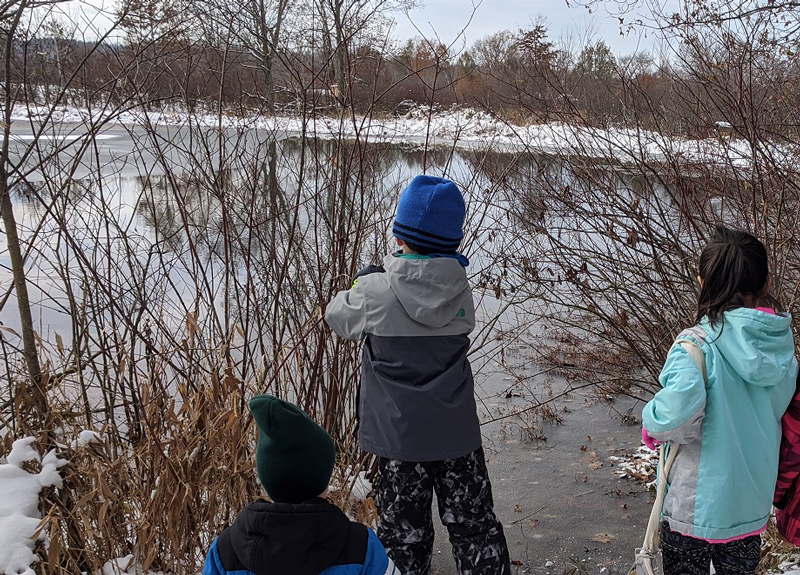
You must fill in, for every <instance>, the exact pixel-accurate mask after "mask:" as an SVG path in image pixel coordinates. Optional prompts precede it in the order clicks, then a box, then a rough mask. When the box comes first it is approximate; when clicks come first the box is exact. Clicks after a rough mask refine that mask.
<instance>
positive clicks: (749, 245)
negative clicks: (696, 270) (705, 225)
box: [696, 226, 769, 325]
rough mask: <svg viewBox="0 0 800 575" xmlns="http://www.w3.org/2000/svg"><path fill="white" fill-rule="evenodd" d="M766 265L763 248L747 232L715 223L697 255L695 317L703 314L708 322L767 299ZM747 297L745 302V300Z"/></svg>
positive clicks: (765, 255) (712, 322) (765, 254)
mask: <svg viewBox="0 0 800 575" xmlns="http://www.w3.org/2000/svg"><path fill="white" fill-rule="evenodd" d="M768 277H769V265H768V262H767V249H766V248H765V247H764V244H762V243H761V242H760V241H759V240H758V239H756V238H755V237H753V236H751V235H750V234H748V233H747V232H742V231H739V230H731V229H728V228H726V227H724V226H717V227H716V229H715V231H714V236H713V237H712V238H711V241H710V242H708V245H707V246H706V247H705V249H704V250H703V253H701V254H700V278H701V279H702V280H703V285H702V286H701V287H700V296H699V297H698V298H697V318H696V321H698V322H699V321H700V320H701V319H702V318H703V317H705V316H707V317H708V321H709V322H710V323H711V325H714V324H715V323H717V322H720V321H722V320H723V314H724V313H725V312H726V311H728V310H731V309H736V308H739V307H746V306H748V305H751V304H752V302H753V301H754V299H755V300H756V301H758V300H763V299H766V298H767V294H766V293H765V292H766V290H765V288H766V286H767V278H768ZM748 300H749V301H748Z"/></svg>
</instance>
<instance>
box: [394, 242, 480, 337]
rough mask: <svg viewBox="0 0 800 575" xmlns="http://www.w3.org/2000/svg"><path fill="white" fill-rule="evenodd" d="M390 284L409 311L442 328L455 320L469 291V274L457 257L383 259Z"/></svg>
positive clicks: (430, 324) (415, 319)
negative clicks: (465, 292)
mask: <svg viewBox="0 0 800 575" xmlns="http://www.w3.org/2000/svg"><path fill="white" fill-rule="evenodd" d="M383 267H384V269H385V270H386V278H387V280H388V282H389V287H390V288H391V289H392V291H394V293H395V295H396V296H397V299H398V300H399V301H400V305H402V306H403V309H405V310H406V313H407V314H408V315H409V316H410V317H411V318H412V319H413V320H414V321H417V322H419V323H421V324H424V325H428V326H431V327H436V328H439V327H443V326H445V325H447V324H448V323H449V322H451V321H452V320H453V318H454V317H455V316H456V314H457V313H458V311H459V308H460V307H461V305H462V303H463V298H462V297H461V296H462V294H463V293H464V291H465V290H469V283H468V282H467V273H466V271H465V270H464V266H463V265H461V263H460V262H459V260H458V259H456V258H443V257H439V258H414V259H410V258H404V257H397V256H395V255H388V256H386V257H385V258H384V260H383Z"/></svg>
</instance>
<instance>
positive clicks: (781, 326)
mask: <svg viewBox="0 0 800 575" xmlns="http://www.w3.org/2000/svg"><path fill="white" fill-rule="evenodd" d="M724 318H725V319H724V322H721V323H719V324H718V325H715V326H714V327H713V328H712V327H711V326H710V324H709V323H708V320H707V319H704V320H703V322H702V326H703V328H704V329H705V330H706V331H707V332H708V334H709V337H708V339H707V341H709V342H710V343H713V345H714V346H715V347H716V348H717V350H719V353H720V354H721V355H722V357H723V358H724V359H725V361H726V362H727V363H728V364H729V365H730V366H731V367H732V368H733V370H734V371H736V373H738V374H739V376H740V377H741V378H742V379H743V380H745V381H746V382H748V383H750V384H753V385H758V386H761V387H772V386H774V385H777V384H779V383H781V382H783V381H785V379H786V376H787V374H788V372H789V370H791V369H793V366H794V340H793V338H792V330H791V324H792V317H791V316H790V315H789V314H779V315H772V314H769V313H765V312H762V311H758V310H755V309H751V308H738V309H734V310H730V311H727V312H725V316H724Z"/></svg>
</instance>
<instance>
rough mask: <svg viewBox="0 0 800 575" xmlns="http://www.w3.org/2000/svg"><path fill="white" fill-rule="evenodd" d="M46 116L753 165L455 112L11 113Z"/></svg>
mask: <svg viewBox="0 0 800 575" xmlns="http://www.w3.org/2000/svg"><path fill="white" fill-rule="evenodd" d="M48 117H49V118H50V119H51V121H53V122H56V123H67V124H68V123H86V122H88V121H92V122H97V121H99V120H101V119H103V118H106V119H108V121H110V122H112V123H116V124H123V125H133V126H136V125H145V124H148V125H154V126H190V125H192V126H202V127H218V126H222V127H224V128H238V129H261V130H267V131H275V132H278V133H284V134H292V135H296V134H304V133H305V134H308V135H313V136H315V137H317V138H322V139H333V138H340V137H342V138H347V139H352V138H355V137H356V136H358V137H359V139H361V140H368V141H371V142H384V143H416V144H420V143H428V144H447V145H455V146H457V147H464V148H469V147H475V146H482V147H486V146H491V147H492V148H493V149H505V150H508V151H515V150H525V151H532V152H539V153H545V154H574V155H579V156H582V157H594V158H613V159H614V160H615V161H618V162H622V163H623V164H625V163H631V162H633V161H636V160H646V161H651V162H663V161H665V160H666V158H680V159H682V160H683V161H685V162H686V163H689V164H692V163H702V164H720V165H725V166H728V167H730V168H732V169H737V170H742V169H747V168H748V167H749V166H750V163H751V159H752V156H753V151H752V147H751V145H750V144H749V143H748V142H746V141H744V140H737V139H728V138H724V137H719V138H706V139H687V138H671V137H668V136H665V135H662V134H659V133H657V132H652V131H647V130H639V129H628V128H618V129H612V130H603V129H596V128H588V127H584V126H575V125H570V124H565V123H548V124H531V125H524V126H522V125H514V124H510V123H508V122H504V121H502V120H500V119H499V118H497V117H496V116H494V115H492V114H489V113H487V112H484V111H480V110H475V109H470V108H460V107H453V108H450V109H439V110H434V111H432V110H431V109H430V108H427V107H424V106H419V107H417V108H414V109H412V110H411V111H410V112H408V113H407V114H406V115H404V116H401V117H392V118H374V117H358V116H357V117H355V118H354V117H352V116H350V117H342V118H339V117H331V116H321V115H317V116H313V117H308V118H305V120H304V119H303V118H301V117H299V116H290V115H278V116H263V115H255V116H252V117H236V116H233V115H224V114H223V115H221V116H220V115H216V114H209V113H197V114H194V113H193V114H189V113H186V112H180V111H161V112H143V111H126V112H121V113H118V114H115V115H113V116H108V115H106V116H104V113H102V112H100V113H90V112H89V111H88V110H86V109H80V108H74V107H64V106H62V107H57V108H54V109H51V108H48V107H43V106H36V105H32V104H31V105H27V106H26V105H24V104H18V105H17V106H16V107H15V108H14V110H13V114H12V119H13V120H14V121H33V122H39V121H42V120H45V119H46V118H48ZM73 136H74V134H72V135H64V136H62V137H64V138H68V137H73ZM100 136H101V137H102V134H100ZM13 137H14V136H13V135H12V138H13ZM23 137H24V136H20V137H19V138H23ZM758 145H759V147H760V148H761V153H768V154H770V155H771V156H772V157H773V158H774V159H775V160H776V161H780V160H789V159H791V158H794V157H796V155H797V154H798V153H799V152H800V151H798V150H794V149H792V148H790V147H787V146H777V145H773V144H771V143H769V142H760V143H759V144H758Z"/></svg>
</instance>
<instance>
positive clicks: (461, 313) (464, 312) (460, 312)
mask: <svg viewBox="0 0 800 575" xmlns="http://www.w3.org/2000/svg"><path fill="white" fill-rule="evenodd" d="M456 317H467V310H465V309H464V308H463V307H462V308H461V309H460V310H458V313H457V314H456Z"/></svg>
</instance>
